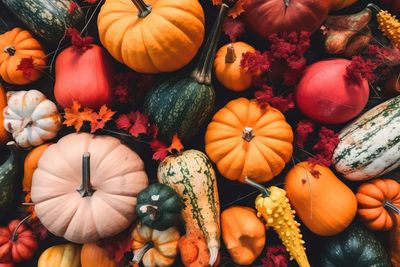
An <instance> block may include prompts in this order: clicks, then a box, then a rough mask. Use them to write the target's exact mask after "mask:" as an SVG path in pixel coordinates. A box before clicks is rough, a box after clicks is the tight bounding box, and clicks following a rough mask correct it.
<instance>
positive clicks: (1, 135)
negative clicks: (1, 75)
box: [0, 84, 8, 146]
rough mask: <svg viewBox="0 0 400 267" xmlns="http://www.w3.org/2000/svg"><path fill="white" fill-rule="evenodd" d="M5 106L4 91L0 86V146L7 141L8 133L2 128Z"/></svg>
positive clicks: (5, 97)
mask: <svg viewBox="0 0 400 267" xmlns="http://www.w3.org/2000/svg"><path fill="white" fill-rule="evenodd" d="M6 106H7V96H6V90H5V89H4V87H3V86H2V85H1V84H0V146H1V145H5V144H6V143H7V141H8V132H7V130H6V128H4V115H3V111H4V109H5V108H6Z"/></svg>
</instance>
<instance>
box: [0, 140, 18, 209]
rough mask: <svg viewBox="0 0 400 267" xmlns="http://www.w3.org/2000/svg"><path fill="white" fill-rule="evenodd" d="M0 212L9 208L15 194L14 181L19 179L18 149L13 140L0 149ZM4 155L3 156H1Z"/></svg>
mask: <svg viewBox="0 0 400 267" xmlns="http://www.w3.org/2000/svg"><path fill="white" fill-rule="evenodd" d="M0 153H1V154H0V159H2V160H3V161H2V162H1V163H0V214H2V213H1V212H3V211H5V210H7V209H8V208H10V204H12V202H13V200H14V195H15V187H16V183H17V181H18V179H19V172H18V170H19V150H18V148H17V146H16V145H15V143H14V142H9V143H8V144H7V147H3V148H2V149H1V151H0ZM3 157H4V158H3Z"/></svg>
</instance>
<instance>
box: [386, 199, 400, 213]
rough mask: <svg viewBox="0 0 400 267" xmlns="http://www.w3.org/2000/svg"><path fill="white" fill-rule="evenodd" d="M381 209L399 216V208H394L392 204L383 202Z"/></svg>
mask: <svg viewBox="0 0 400 267" xmlns="http://www.w3.org/2000/svg"><path fill="white" fill-rule="evenodd" d="M383 207H384V208H385V209H387V210H388V211H391V212H393V213H396V214H399V215H400V208H398V207H396V206H395V205H394V204H393V202H391V201H385V203H384V204H383Z"/></svg>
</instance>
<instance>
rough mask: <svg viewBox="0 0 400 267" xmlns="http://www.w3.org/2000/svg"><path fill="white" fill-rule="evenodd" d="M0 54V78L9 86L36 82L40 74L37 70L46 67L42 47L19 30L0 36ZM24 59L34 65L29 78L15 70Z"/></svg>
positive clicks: (25, 32) (15, 29) (28, 34)
mask: <svg viewBox="0 0 400 267" xmlns="http://www.w3.org/2000/svg"><path fill="white" fill-rule="evenodd" d="M0 52H1V53H0V76H1V78H3V80H4V81H6V82H7V83H10V84H18V85H24V84H28V83H31V82H33V81H36V80H38V79H39V78H40V76H41V74H42V73H41V71H40V70H39V68H40V67H43V66H45V65H46V60H45V57H46V53H45V52H44V51H43V47H42V45H41V44H40V43H39V42H38V41H37V40H36V39H34V38H33V37H32V35H31V34H30V33H29V32H28V31H25V30H23V29H21V28H14V29H12V30H11V31H8V32H6V33H3V34H1V35H0ZM24 58H32V59H33V64H34V65H35V69H34V70H33V71H32V73H31V75H30V76H29V77H27V76H25V75H24V74H23V72H22V71H21V70H17V67H18V65H19V64H20V62H21V60H22V59H24Z"/></svg>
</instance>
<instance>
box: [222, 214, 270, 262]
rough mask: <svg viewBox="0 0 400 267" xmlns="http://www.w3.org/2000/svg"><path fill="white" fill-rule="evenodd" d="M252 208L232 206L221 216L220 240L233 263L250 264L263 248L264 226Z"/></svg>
mask: <svg viewBox="0 0 400 267" xmlns="http://www.w3.org/2000/svg"><path fill="white" fill-rule="evenodd" d="M256 214H257V213H256V211H255V210H254V209H252V208H248V207H241V206H233V207H229V208H227V209H226V210H224V211H223V212H222V214H221V229H222V239H223V240H224V243H225V246H226V248H227V249H228V252H229V254H230V255H231V257H232V259H233V262H235V263H236V264H240V265H250V264H252V263H253V262H254V261H255V260H256V258H257V257H258V256H260V254H261V252H262V251H263V249H264V246H265V231H266V229H265V225H264V223H263V222H261V220H260V219H259V218H258V217H257V215H256Z"/></svg>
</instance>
